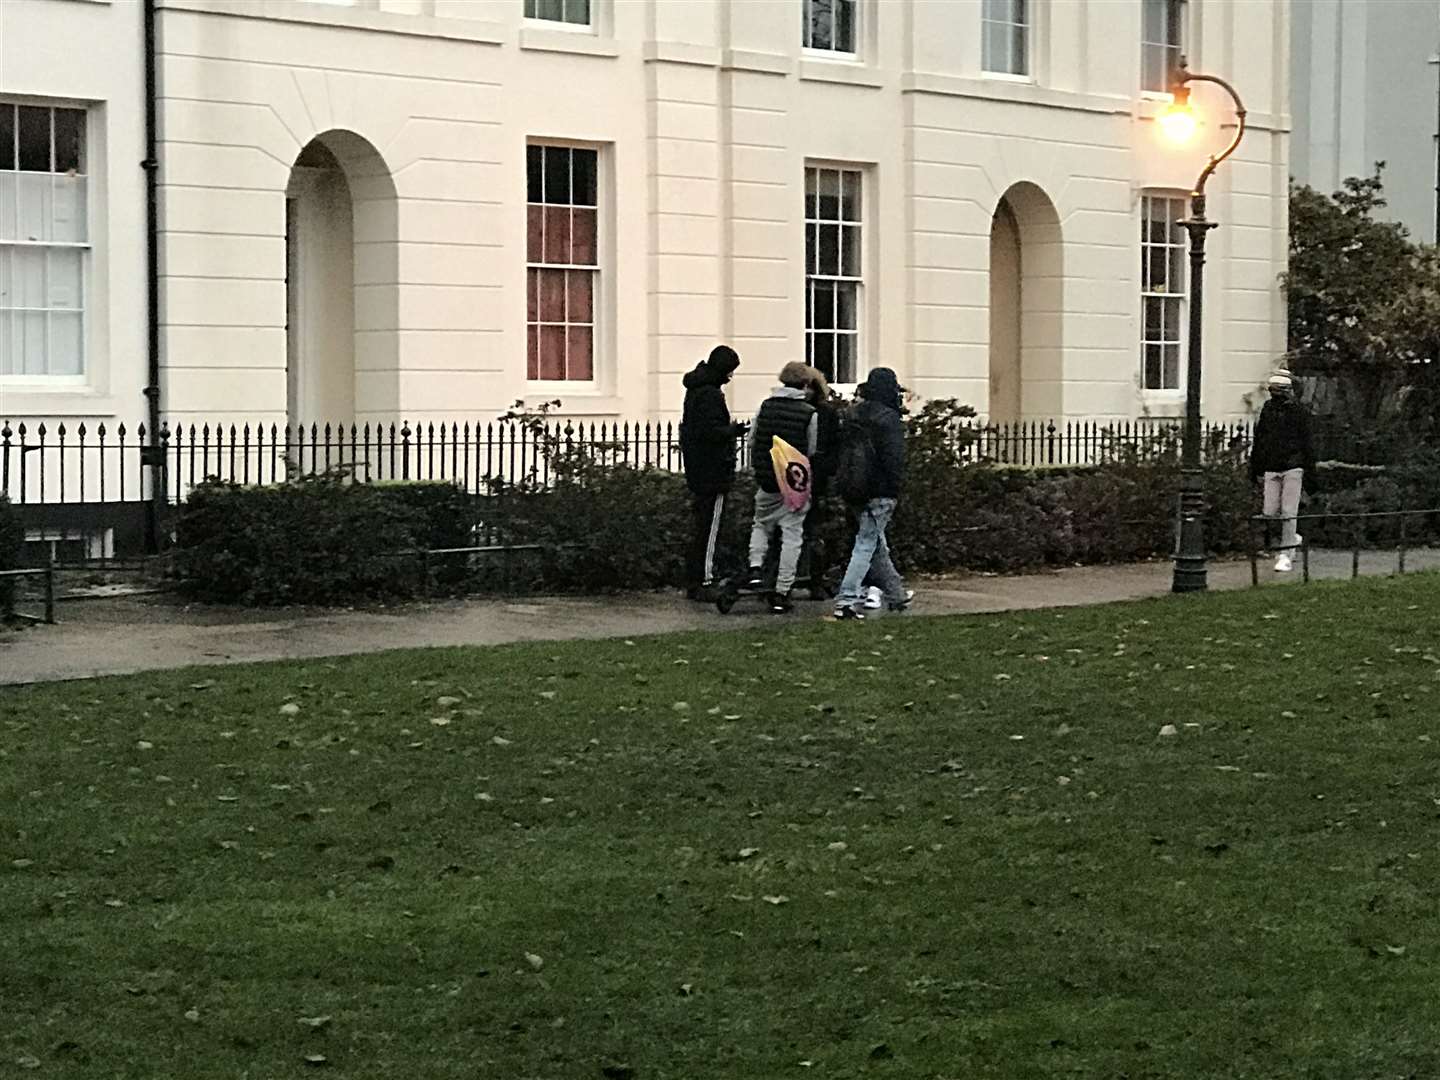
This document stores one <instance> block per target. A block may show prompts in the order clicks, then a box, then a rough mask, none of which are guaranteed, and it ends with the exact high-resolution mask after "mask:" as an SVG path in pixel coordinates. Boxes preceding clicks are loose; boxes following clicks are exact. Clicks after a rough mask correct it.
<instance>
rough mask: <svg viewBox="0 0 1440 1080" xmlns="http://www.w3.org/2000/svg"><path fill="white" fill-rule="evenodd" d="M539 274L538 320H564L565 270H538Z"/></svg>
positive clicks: (557, 321) (556, 321)
mask: <svg viewBox="0 0 1440 1080" xmlns="http://www.w3.org/2000/svg"><path fill="white" fill-rule="evenodd" d="M536 273H538V274H539V275H540V321H541V322H547V323H549V322H554V323H559V322H564V321H565V271H564V270H538V271H536Z"/></svg>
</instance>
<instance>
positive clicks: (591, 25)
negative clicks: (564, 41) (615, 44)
mask: <svg viewBox="0 0 1440 1080" xmlns="http://www.w3.org/2000/svg"><path fill="white" fill-rule="evenodd" d="M531 2H532V0H521V12H522V14H523V17H524V20H525V25H526V26H533V27H536V28H543V29H545V30H556V31H559V32H560V33H565V34H594V33H597V32H598V27H599V11H598V9H599V7H600V0H588V4H589V7H588V11H589V19H588V20H587V21H586V22H583V23H582V22H571V21H570V20H568V19H546V18H543V17H541V16H539V15H529V14H524V12H525V8H526V7H528V6H529V5H530V3H531ZM533 2H534V3H535V4H536V5H537V6H538V5H539V4H540V3H541V0H533ZM581 2H585V0H561V3H562V4H563V5H564V10H568V9H569V6H570V5H571V4H576V3H581ZM587 149H588V148H587Z"/></svg>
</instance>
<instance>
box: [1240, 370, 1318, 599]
mask: <svg viewBox="0 0 1440 1080" xmlns="http://www.w3.org/2000/svg"><path fill="white" fill-rule="evenodd" d="M1268 386H1269V390H1270V400H1269V401H1267V402H1265V407H1264V408H1263V409H1261V410H1260V419H1259V420H1258V421H1257V422H1256V424H1255V435H1254V438H1253V439H1252V441H1251V445H1250V482H1251V483H1252V484H1254V483H1260V482H1262V481H1263V484H1264V487H1263V498H1264V509H1265V514H1266V516H1267V517H1272V518H1273V517H1278V518H1279V519H1280V554H1279V555H1278V556H1276V559H1275V569H1276V570H1277V571H1279V572H1280V573H1282V574H1283V573H1285V572H1287V571H1289V570H1290V569H1291V568H1292V567H1293V566H1294V563H1293V561H1292V556H1293V554H1294V551H1295V549H1296V548H1297V547H1299V546H1300V540H1301V537H1300V535H1299V533H1297V532H1296V531H1295V525H1296V517H1297V515H1298V514H1299V512H1300V493H1301V490H1302V488H1303V487H1304V485H1305V481H1306V480H1307V479H1308V478H1309V477H1312V476H1314V475H1315V441H1314V439H1313V437H1312V436H1311V432H1310V413H1309V411H1308V410H1307V409H1306V408H1305V406H1304V405H1302V404H1300V402H1299V401H1297V400H1296V399H1295V382H1294V380H1293V379H1292V378H1291V377H1290V373H1289V372H1286V371H1277V372H1275V374H1273V375H1271V376H1270V381H1269V384H1268Z"/></svg>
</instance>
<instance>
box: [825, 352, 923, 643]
mask: <svg viewBox="0 0 1440 1080" xmlns="http://www.w3.org/2000/svg"><path fill="white" fill-rule="evenodd" d="M858 392H859V394H860V397H861V398H862V400H861V402H860V405H859V407H858V408H857V409H856V410H855V413H854V416H853V417H851V418H849V419H848V420H847V421H846V425H847V426H848V427H849V428H850V431H849V432H846V433H844V435H843V438H842V447H841V451H840V460H841V464H840V469H841V470H842V471H845V470H849V471H851V472H852V473H853V472H854V471H855V470H856V469H857V468H859V467H860V466H859V465H858V462H859V461H862V460H863V461H865V462H866V464H865V465H864V467H863V471H864V474H865V475H864V476H863V477H857V476H854V475H850V476H847V477H841V480H842V483H843V486H844V487H845V488H848V489H850V491H851V492H852V493H855V494H858V495H860V496H863V499H862V498H856V499H855V500H854V501H855V503H856V504H857V510H856V514H857V518H858V521H857V523H856V530H855V543H854V546H853V547H852V548H851V551H850V562H849V565H848V566H847V567H846V568H845V579H844V581H842V582H841V584H840V594H839V595H838V596H837V597H836V598H835V617H836V618H837V619H863V618H864V617H865V613H864V610H863V609H862V604H863V600H862V593H863V590H864V587H865V581H866V577H867V576H869V578H870V579H871V580H872V581H874V583H875V584H876V585H878V586H879V587H880V590H881V592H882V594H883V596H884V598H885V601H886V603H887V604H888V605H889V607H890V610H892V611H903V610H904V609H905V608H907V607H909V606H910V601H911V600H912V599H913V598H914V595H915V594H914V592H912V591H911V590H909V589H906V588H905V582H904V579H902V578H901V577H900V574H899V572H898V571H897V570H896V569H895V564H894V562H892V561H891V559H890V544H889V541H888V539H887V538H886V535H885V530H886V529H887V528H888V527H889V525H890V518H891V517H892V516H893V515H894V513H895V507H896V505H897V504H898V503H899V500H900V483H901V478H902V476H903V475H904V472H905V428H904V425H903V424H902V423H901V422H900V393H901V387H900V383H899V381H898V380H897V379H896V378H895V372H893V371H891V370H890V369H889V368H883V367H881V368H875V369H874V370H873V371H871V372H870V374H869V376H868V377H867V378H866V380H865V382H864V383H862V384H861V386H860V388H859V391H858ZM854 448H863V452H862V453H855V452H854Z"/></svg>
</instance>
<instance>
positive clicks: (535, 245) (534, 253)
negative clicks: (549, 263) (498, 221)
mask: <svg viewBox="0 0 1440 1080" xmlns="http://www.w3.org/2000/svg"><path fill="white" fill-rule="evenodd" d="M525 261H526V262H532V263H538V262H544V261H545V207H543V206H534V205H532V206H527V207H526V208H525Z"/></svg>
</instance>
